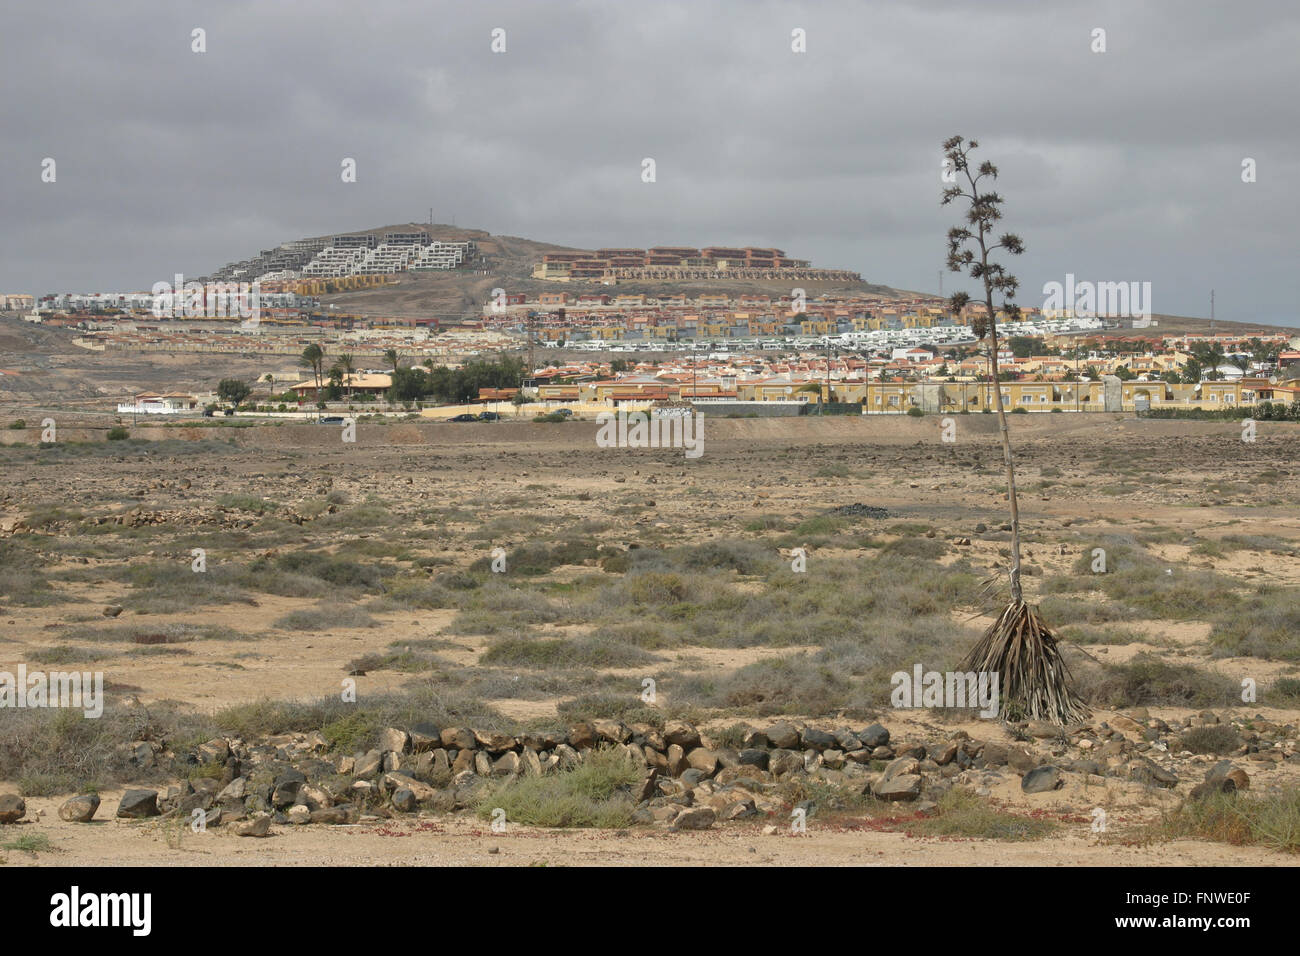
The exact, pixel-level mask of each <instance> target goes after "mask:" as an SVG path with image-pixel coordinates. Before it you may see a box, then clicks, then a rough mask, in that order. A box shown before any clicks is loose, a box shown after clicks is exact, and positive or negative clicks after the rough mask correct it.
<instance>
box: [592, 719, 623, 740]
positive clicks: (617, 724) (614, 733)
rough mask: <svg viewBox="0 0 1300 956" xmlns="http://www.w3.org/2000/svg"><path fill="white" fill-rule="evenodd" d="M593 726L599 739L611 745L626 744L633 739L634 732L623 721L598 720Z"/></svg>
mask: <svg viewBox="0 0 1300 956" xmlns="http://www.w3.org/2000/svg"><path fill="white" fill-rule="evenodd" d="M592 726H593V727H595V728H596V736H597V737H599V738H600V739H601V740H604V741H606V742H608V743H611V744H624V743H627V742H628V741H629V740H631V739H632V731H631V730H629V729H628V728H627V727H626V726H624V724H623V722H622V721H621V720H597V721H594V722H593V723H592Z"/></svg>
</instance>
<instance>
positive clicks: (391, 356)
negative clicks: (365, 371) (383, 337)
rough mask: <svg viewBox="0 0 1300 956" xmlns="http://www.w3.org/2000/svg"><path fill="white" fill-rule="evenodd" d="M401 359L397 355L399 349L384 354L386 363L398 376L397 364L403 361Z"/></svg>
mask: <svg viewBox="0 0 1300 956" xmlns="http://www.w3.org/2000/svg"><path fill="white" fill-rule="evenodd" d="M401 358H402V357H401V356H400V355H398V354H397V349H389V350H388V351H386V352H385V353H384V361H385V362H387V363H388V364H389V365H391V366H392V367H393V374H394V375H396V374H397V363H398V362H399V361H400V360H401Z"/></svg>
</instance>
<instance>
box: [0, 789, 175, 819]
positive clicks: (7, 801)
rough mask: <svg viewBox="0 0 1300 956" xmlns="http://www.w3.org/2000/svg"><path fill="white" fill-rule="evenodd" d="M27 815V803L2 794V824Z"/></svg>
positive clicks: (0, 808)
mask: <svg viewBox="0 0 1300 956" xmlns="http://www.w3.org/2000/svg"><path fill="white" fill-rule="evenodd" d="M155 796H157V795H156V794H155ZM26 813H27V803H26V802H25V801H24V800H23V798H22V797H20V796H18V794H16V793H0V823H17V822H18V821H19V820H21V819H22V818H23V817H24V816H25V815H26Z"/></svg>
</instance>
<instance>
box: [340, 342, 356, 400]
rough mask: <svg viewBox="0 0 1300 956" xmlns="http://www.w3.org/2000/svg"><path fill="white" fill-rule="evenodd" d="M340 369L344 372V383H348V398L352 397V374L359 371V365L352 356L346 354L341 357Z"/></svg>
mask: <svg viewBox="0 0 1300 956" xmlns="http://www.w3.org/2000/svg"><path fill="white" fill-rule="evenodd" d="M338 367H339V368H340V369H342V371H343V381H345V382H347V389H348V397H349V398H351V397H352V373H353V372H355V371H356V370H357V363H356V362H355V361H354V360H353V358H352V356H351V355H349V354H348V353H347V352H344V353H343V354H342V355H340V356H339V361H338Z"/></svg>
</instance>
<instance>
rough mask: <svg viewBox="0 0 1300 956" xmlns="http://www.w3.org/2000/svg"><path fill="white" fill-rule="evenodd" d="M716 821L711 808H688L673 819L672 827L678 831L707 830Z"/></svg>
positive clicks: (716, 814) (716, 817)
mask: <svg viewBox="0 0 1300 956" xmlns="http://www.w3.org/2000/svg"><path fill="white" fill-rule="evenodd" d="M717 819H718V813H717V811H716V810H714V809H713V808H712V807H688V808H687V809H685V810H683V811H682V812H681V813H679V814H677V816H675V817H674V818H673V824H672V825H673V826H674V827H675V828H676V829H678V830H707V829H708V828H709V827H711V826H713V824H714V822H715V821H716V820H717Z"/></svg>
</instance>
